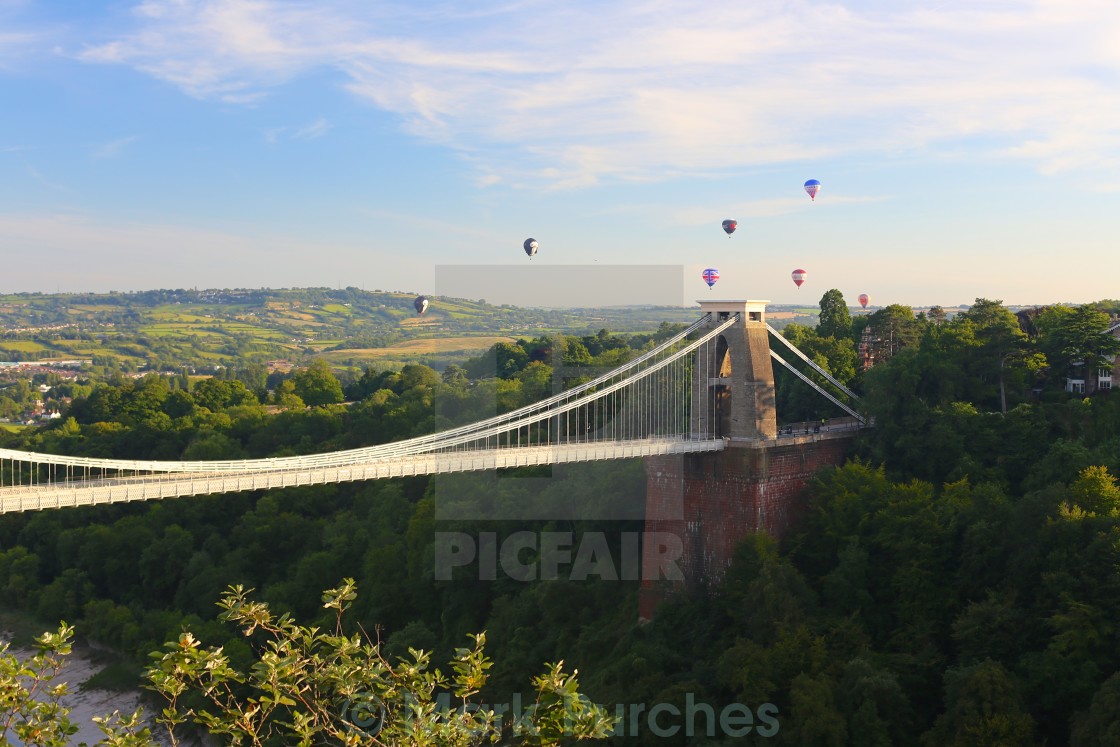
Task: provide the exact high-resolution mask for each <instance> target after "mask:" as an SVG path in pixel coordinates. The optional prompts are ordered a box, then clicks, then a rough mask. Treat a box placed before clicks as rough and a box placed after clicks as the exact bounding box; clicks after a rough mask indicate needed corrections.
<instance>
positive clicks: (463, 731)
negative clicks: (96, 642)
mask: <svg viewBox="0 0 1120 747" xmlns="http://www.w3.org/2000/svg"><path fill="white" fill-rule="evenodd" d="M356 596H357V592H356V591H355V587H354V583H353V581H352V580H350V579H346V580H344V581H343V583H342V585H341V586H339V587H338V588H336V589H330V590H328V591H326V592H325V593H324V594H323V607H324V609H327V610H329V611H330V612H331V613H332V614H333V617H334V627H333V631H331V632H323V631H322V630H321V628H319V627H303V626H300V625H297V624H296V623H295V622H293V621H292V619H291V618H290V617H289V616H288V615H286V614H285V615H280V616H276V615H274V614H273V613H272V612H271V611H270V610H269V608H268V606H267V605H266V604H263V603H260V602H255V601H253V600H252V599H250V598H249V592H248V591H247V590H245V589H244V588H242V587H240V586H237V587H230V588H229V590H228V591H227V592H226V594H225V595H223V597H222V599H221V601H220V602H219V603H218V604H219V607H221V609H222V610H223V611H222V613H221V615H220V619H222V620H224V621H226V622H232V623H233V624H234V625H236V626H237V627H238V628H239V629H240V630H241V632H242V633H244V635H245V636H247V637H249V638H250V640H251V642H253V643H254V644H255V657H254V658H255V660H254V662H253V664H252V666H251V667H250V668H249V669H248V670H246V671H239V670H238V669H237V668H236V667H235V666H234V665H233V664H232V662H231V660H230V657H229V656H227V655H226V654H225V653H224V652H223V650H222V649H221V648H203V646H202V644H201V642H200V641H199V640H198V639H197V638H195V636H194V635H193V634H191V633H189V632H186V631H184V632H183V633H182V634H180V635H179V637H178V639H177V640H174V641H170V642H168V643H167V644H165V646H164V649H165V651H164V652H163V653H159V652H156V653H153V654H152V657H153V664H152V665H151V667H150V668H149V669H148V671H147V672H146V674H145V677H146V679H147V681H148V683H149V684H148V686H149V687H150V689H152V690H154V691H155V692H156V693H158V694H159V695H160V696H161V697H162V698H163V699H164V700H165V701H166V702H167V707H166V708H164V709H163V710H162V712H161V713H160V714H159V715H158V716H157V717H156V722H157V723H159V724H162V725H163V726H165V727H166V728H167V730H168V732H169V733H170V735H171V738H172V743H174V744H178V743H179V738H178V735H179V734H180V733H181V731H180V728H181V727H182V726H183V725H185V724H194V725H197V726H201V727H203V728H205V729H206V730H207V731H208V732H209V733H210V734H211V735H214V736H219V737H222V738H224V739H225V740H228V741H229V742H231V743H234V744H243V743H248V744H254V745H261V744H272V743H279V744H301V745H310V744H313V743H314V744H320V743H323V742H324V741H328V742H331V743H335V742H337V743H339V744H343V745H353V746H355V747H356V746H358V745H386V744H393V745H397V744H400V745H415V746H416V747H428V746H429V745H430V746H431V747H436V746H437V745H438V746H442V745H462V746H463V747H466V746H467V745H475V744H481V743H484V742H497V741H499V740H502V741H504V742H506V743H512V744H533V745H557V744H560V743H562V742H563V743H567V742H569V741H573V740H585V739H603V738H606V737H608V736H610V735H611V733H612V731H613V729H614V727H615V720H614V719H613V718H612V717H611V716H609V715H607V713H606V711H605V710H604V709H603V708H602V707H600V706H597V705H595V704H593V703H591V702H590V701H589V700H588V699H587V698H586V697H585V696H583V695H581V694H580V692H579V683H578V680H577V678H576V675H575V673H571V674H569V673H567V672H565V671H564V669H563V664H562V663H559V664H553V665H548V666H547V668H546V671H545V672H544V673H543V674H541V675H539V676H537V677H535V678H533V683H532V684H533V692H531V693H529V694H528V697H526V699H525V702H526V704H527V706H526V708H525V709H524V711H523V712H521V713H517V712H516V711H514V712H512V713H508V714H507V713H505V712H504V711H503V710H502V709H497V708H489V707H487V706H484V705H479V704H477V703H476V702H474V701H473V699H475V698H476V696H478V694H479V692H480V690H481V688H482V687H483V686H485V684H486V682H487V679H488V674H487V670H489V669H490V667H491V665H492V662H491V661H490V659H489V658H488V657H487V656H486V655H485V652H484V645H485V640H486V638H485V635H484V634H479V635H475V636H471V638H472V640H473V645H472V646H470V647H464V648H459V649H457V650H456V652H455V657H454V659H453V660H452V662H451V669H452V674H451V676H448V675H445V674H443V673H442V672H440V671H439V670H438V669H432V667H431V656H430V654H428V653H426V652H424V651H419V650H416V649H409V651H408V655H407V656H405V657H401V658H399V659H398V660H397V661H396V662H395V663H392V662H390V661H388V660H387V659H386V658H385V656H384V655H383V654H382V652H381V646H380V644H378V643H373V642H370V641H368V640H363V638H362V637H361V636H360V635H347V634H345V633H344V632H343V631H344V627H345V625H344V615H345V613H346V611H347V609H348V608H349V607H350V604H351V602H353V600H354V599H355V598H356ZM73 635H74V629H73V627H70V626H67V625H65V624H62V625H61V626H60V627H59V630H58V632H57V633H47V634H44V635H43V636H40V638H39V639H37V643H38V646H39V653H37V654H36V655H35V656H34V657H32V658H31V659H30V660H29V661H27V662H23V661H20V660H19V659H17V658H16V657H15V656H11V655H8V654H7V653H6V652H7V644H0V740H2V739H3V738H4V737H5V735H6V733H7V731H8V730H14V732H15V734H16V736H17V737H18V738H19V739H20V740H21V742H23V744H25V745H42V746H43V747H65V745H67V744H68V743H69V742H68V739H67V737H68V736H69V735H70V734H73V733H74V731H75V730H76V728H75V727H74V726H73V724H72V722H71V721H70V718H69V712H68V710H67V709H66V708H65V707H64V706H62V705H61V704H60V703H59V697H60V696H61V695H62V694H64V693H65V691H66V688H65V685H63V686H61V687H60V686H54V685H52V684H51V683H52V681H53V680H54V679H55V678H56V677H57V676H58V674H59V672H60V670H61V667H62V663H63V660H64V658H65V656H66V655H68V654H69V653H70V650H71V640H72V638H73ZM97 720H98V721H99V723H101V726H102V730H103V731H104V732H105V734H106V738H105V739H103V740H101V741H100V742H98V744H99V745H113V746H115V747H156V744H157V743H156V742H155V741H154V740H153V738H152V734H151V730H150V729H148V728H147V727H144V726H143V725H142V720H141V713H140V711H137V712H135V713H133V714H131V716H127V717H121V716H120V715H119V714H114V715H113V716H111V717H109V718H106V719H97Z"/></svg>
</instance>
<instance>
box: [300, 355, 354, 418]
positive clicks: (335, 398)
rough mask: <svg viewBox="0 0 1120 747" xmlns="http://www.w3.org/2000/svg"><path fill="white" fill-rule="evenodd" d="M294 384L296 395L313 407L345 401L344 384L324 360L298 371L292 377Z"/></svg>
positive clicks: (316, 361)
mask: <svg viewBox="0 0 1120 747" xmlns="http://www.w3.org/2000/svg"><path fill="white" fill-rule="evenodd" d="M292 384H293V385H294V386H295V393H296V395H297V396H298V397H299V398H300V399H302V400H303V402H304V404H307V405H310V406H311V407H316V406H319V405H333V404H337V403H339V402H341V401H342V399H343V396H342V384H341V383H340V382H339V380H338V378H337V377H335V375H334V373H332V372H331V367H330V366H329V365H327V362H326V361H325V360H323V359H322V358H319V359H317V360H315V361H314V362H313V363H312V364H311V365H310V366H308V367H307V368H305V369H303V370H301V371H297V372H296V374H295V375H294V376H293V377H292Z"/></svg>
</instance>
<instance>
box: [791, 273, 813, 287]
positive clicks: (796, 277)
mask: <svg viewBox="0 0 1120 747" xmlns="http://www.w3.org/2000/svg"><path fill="white" fill-rule="evenodd" d="M808 274H809V273H807V272H805V271H804V270H794V271H793V283H794V285H796V286H797V287H798V288H800V287H801V284H802V283H804V282H805V276H806V275H808Z"/></svg>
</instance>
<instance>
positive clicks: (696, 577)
mask: <svg viewBox="0 0 1120 747" xmlns="http://www.w3.org/2000/svg"><path fill="white" fill-rule="evenodd" d="M766 304H767V302H766V301H701V302H700V309H701V311H702V312H705V313H706V312H711V313H712V325H715V324H718V323H720V322H721V321H726V320H727V319H728V318H730V316H731V315H732V314H736V313H737V314H739V319H740V321H739V323H738V324H735V325H732V326H731V327H729V328H728V329H727V330H726V331H725V332H724V334H722V335H721V336H720V337H719V338H718V340H717V344H716V345H715V346H714V349H712V350H711V352H710V353H709V354H708V356H707V357H706V358H704V359H701V360H699V361H698V362H697V366H696V369H695V371H694V372H693V388H694V391H693V402H694V404H704V403H707V404H708V405H710V406H709V407H703V406H700V407H694V411H693V416H692V417H693V420H692V429H693V431H694V432H696V433H702V434H710V435H715V436H716V437H718V438H723V439H725V441H726V443H727V447H726V448H725V449H724V450H723V451H718V452H708V453H700V454H677V455H668V456H660V457H649V458H647V459H646V519H645V542H644V544H643V549H642V582H641V589H640V594H639V617H640V618H643V619H649V618H651V617H652V616H653V614H654V612H655V610H656V609H657V606H658V605H659V604H660V603H661V602H662V601H663V600H664V599H665V598H666V596H667V595H669V594H671V593H673V592H674V591H676V590H679V589H681V588H691V587H697V586H703V585H707V584H712V583H718V581H719V580H720V578H721V577H722V575H723V572H724V570H725V569H726V568H727V566H728V564H729V563H730V562H731V558H732V557H733V555H734V552H735V546H736V545H737V544H738V543H739V541H740V540H742V539H743V538H744V537H745V536H746V535H747V534H748V533H751V532H758V531H765V532H769V533H770V534H772V535H774V536H775V537H777V538H778V539H781V538H782V537H783V536H784V535H785V534H787V533H788V532H789V530H790V529H791V528H792V527H793V526H794V525H795V524H796V522H797V519H798V518H799V517H800V516H801V515H802V513H803V512H804V495H803V493H804V489H805V486H806V485H807V484H808V482H809V479H810V478H811V477H812V475H813V473H814V472H816V471H817V470H819V469H821V468H822V467H826V466H829V465H839V464H842V463H843V461H844V459H845V458H846V456H847V453H848V451H849V448H850V446H851V444H852V442H853V437H854V435H855V434H856V432H857V431H853V430H845V431H830V430H829V429H828V428H825V429H823V430H821V429H815V430H813V431H812V432H799V433H796V434H794V433H788V434H782V435H781V436H779V432H778V417H777V411H776V406H775V392H774V369H773V366H772V365H771V356H770V339H769V337H768V334H769V332H768V330H767V324H766ZM709 347H712V346H709ZM808 430H809V429H805V431H808Z"/></svg>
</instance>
